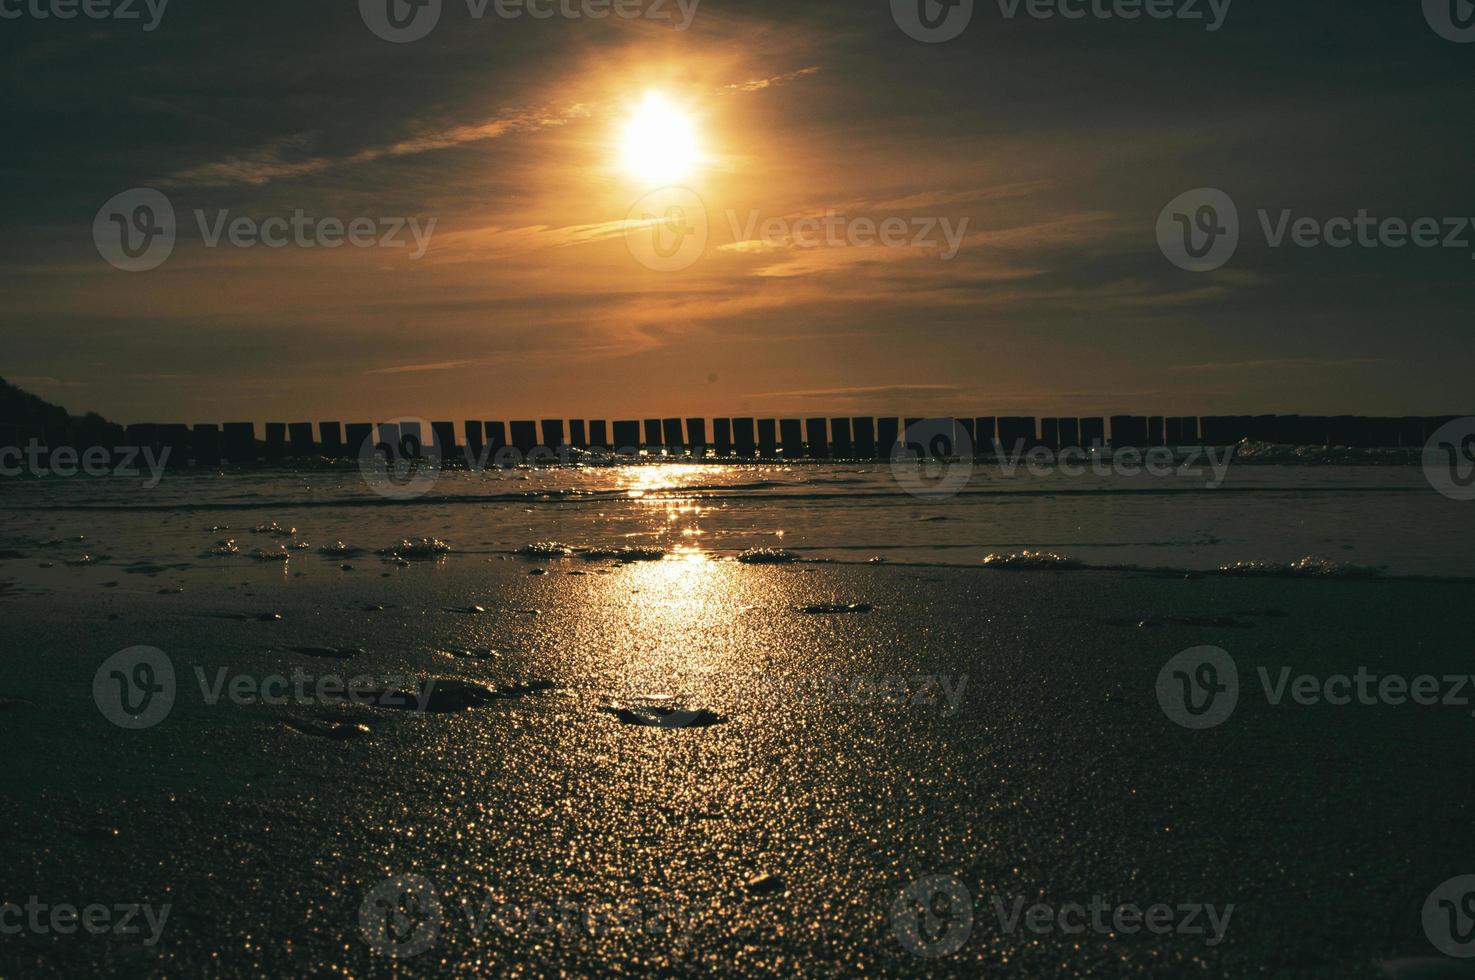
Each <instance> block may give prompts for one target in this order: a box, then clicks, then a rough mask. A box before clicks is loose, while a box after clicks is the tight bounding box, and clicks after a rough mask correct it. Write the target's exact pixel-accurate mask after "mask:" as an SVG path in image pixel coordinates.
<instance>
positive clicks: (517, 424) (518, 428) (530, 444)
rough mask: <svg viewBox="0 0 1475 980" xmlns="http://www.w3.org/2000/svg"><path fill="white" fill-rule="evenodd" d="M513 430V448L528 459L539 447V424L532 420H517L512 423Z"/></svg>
mask: <svg viewBox="0 0 1475 980" xmlns="http://www.w3.org/2000/svg"><path fill="white" fill-rule="evenodd" d="M511 429H512V446H513V448H514V449H516V450H517V451H518V452H519V453H521V454H522V457H523V459H527V457H528V454H529V453H531V452H532V451H533V449H534V448H536V447H537V445H538V423H536V422H534V421H532V420H531V419H517V420H514V421H513V422H512V425H511Z"/></svg>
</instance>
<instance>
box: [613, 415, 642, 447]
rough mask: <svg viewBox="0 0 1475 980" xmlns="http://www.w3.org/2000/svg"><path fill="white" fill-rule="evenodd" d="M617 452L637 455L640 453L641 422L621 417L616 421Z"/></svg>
mask: <svg viewBox="0 0 1475 980" xmlns="http://www.w3.org/2000/svg"><path fill="white" fill-rule="evenodd" d="M614 450H615V452H617V453H624V454H625V455H627V456H635V455H639V453H640V423H639V422H636V421H634V420H633V419H631V420H626V419H621V420H620V421H618V422H616V423H615V445H614Z"/></svg>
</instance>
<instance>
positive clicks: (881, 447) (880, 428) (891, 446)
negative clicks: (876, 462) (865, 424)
mask: <svg viewBox="0 0 1475 980" xmlns="http://www.w3.org/2000/svg"><path fill="white" fill-rule="evenodd" d="M900 439H901V425H900V423H899V422H898V421H897V419H895V418H891V417H887V418H879V419H877V420H876V457H877V458H878V459H890V458H891V457H892V455H893V454H894V453H895V452H896V449H897V446H898V445H899V443H900Z"/></svg>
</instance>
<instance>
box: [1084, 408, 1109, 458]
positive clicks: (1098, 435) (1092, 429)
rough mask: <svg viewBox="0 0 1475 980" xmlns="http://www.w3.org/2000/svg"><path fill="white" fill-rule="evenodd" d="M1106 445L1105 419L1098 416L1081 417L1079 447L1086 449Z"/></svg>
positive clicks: (1102, 447)
mask: <svg viewBox="0 0 1475 980" xmlns="http://www.w3.org/2000/svg"><path fill="white" fill-rule="evenodd" d="M1105 447H1106V420H1105V419H1103V418H1101V417H1100V416H1091V417H1090V418H1084V419H1081V448H1082V449H1086V450H1091V449H1104V448H1105Z"/></svg>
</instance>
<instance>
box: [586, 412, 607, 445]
mask: <svg viewBox="0 0 1475 980" xmlns="http://www.w3.org/2000/svg"><path fill="white" fill-rule="evenodd" d="M607 429H608V426H607V424H606V422H605V420H604V419H593V420H591V421H590V422H589V445H590V446H591V447H593V448H594V449H608V448H609V434H608V432H607V431H606V430H607Z"/></svg>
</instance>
